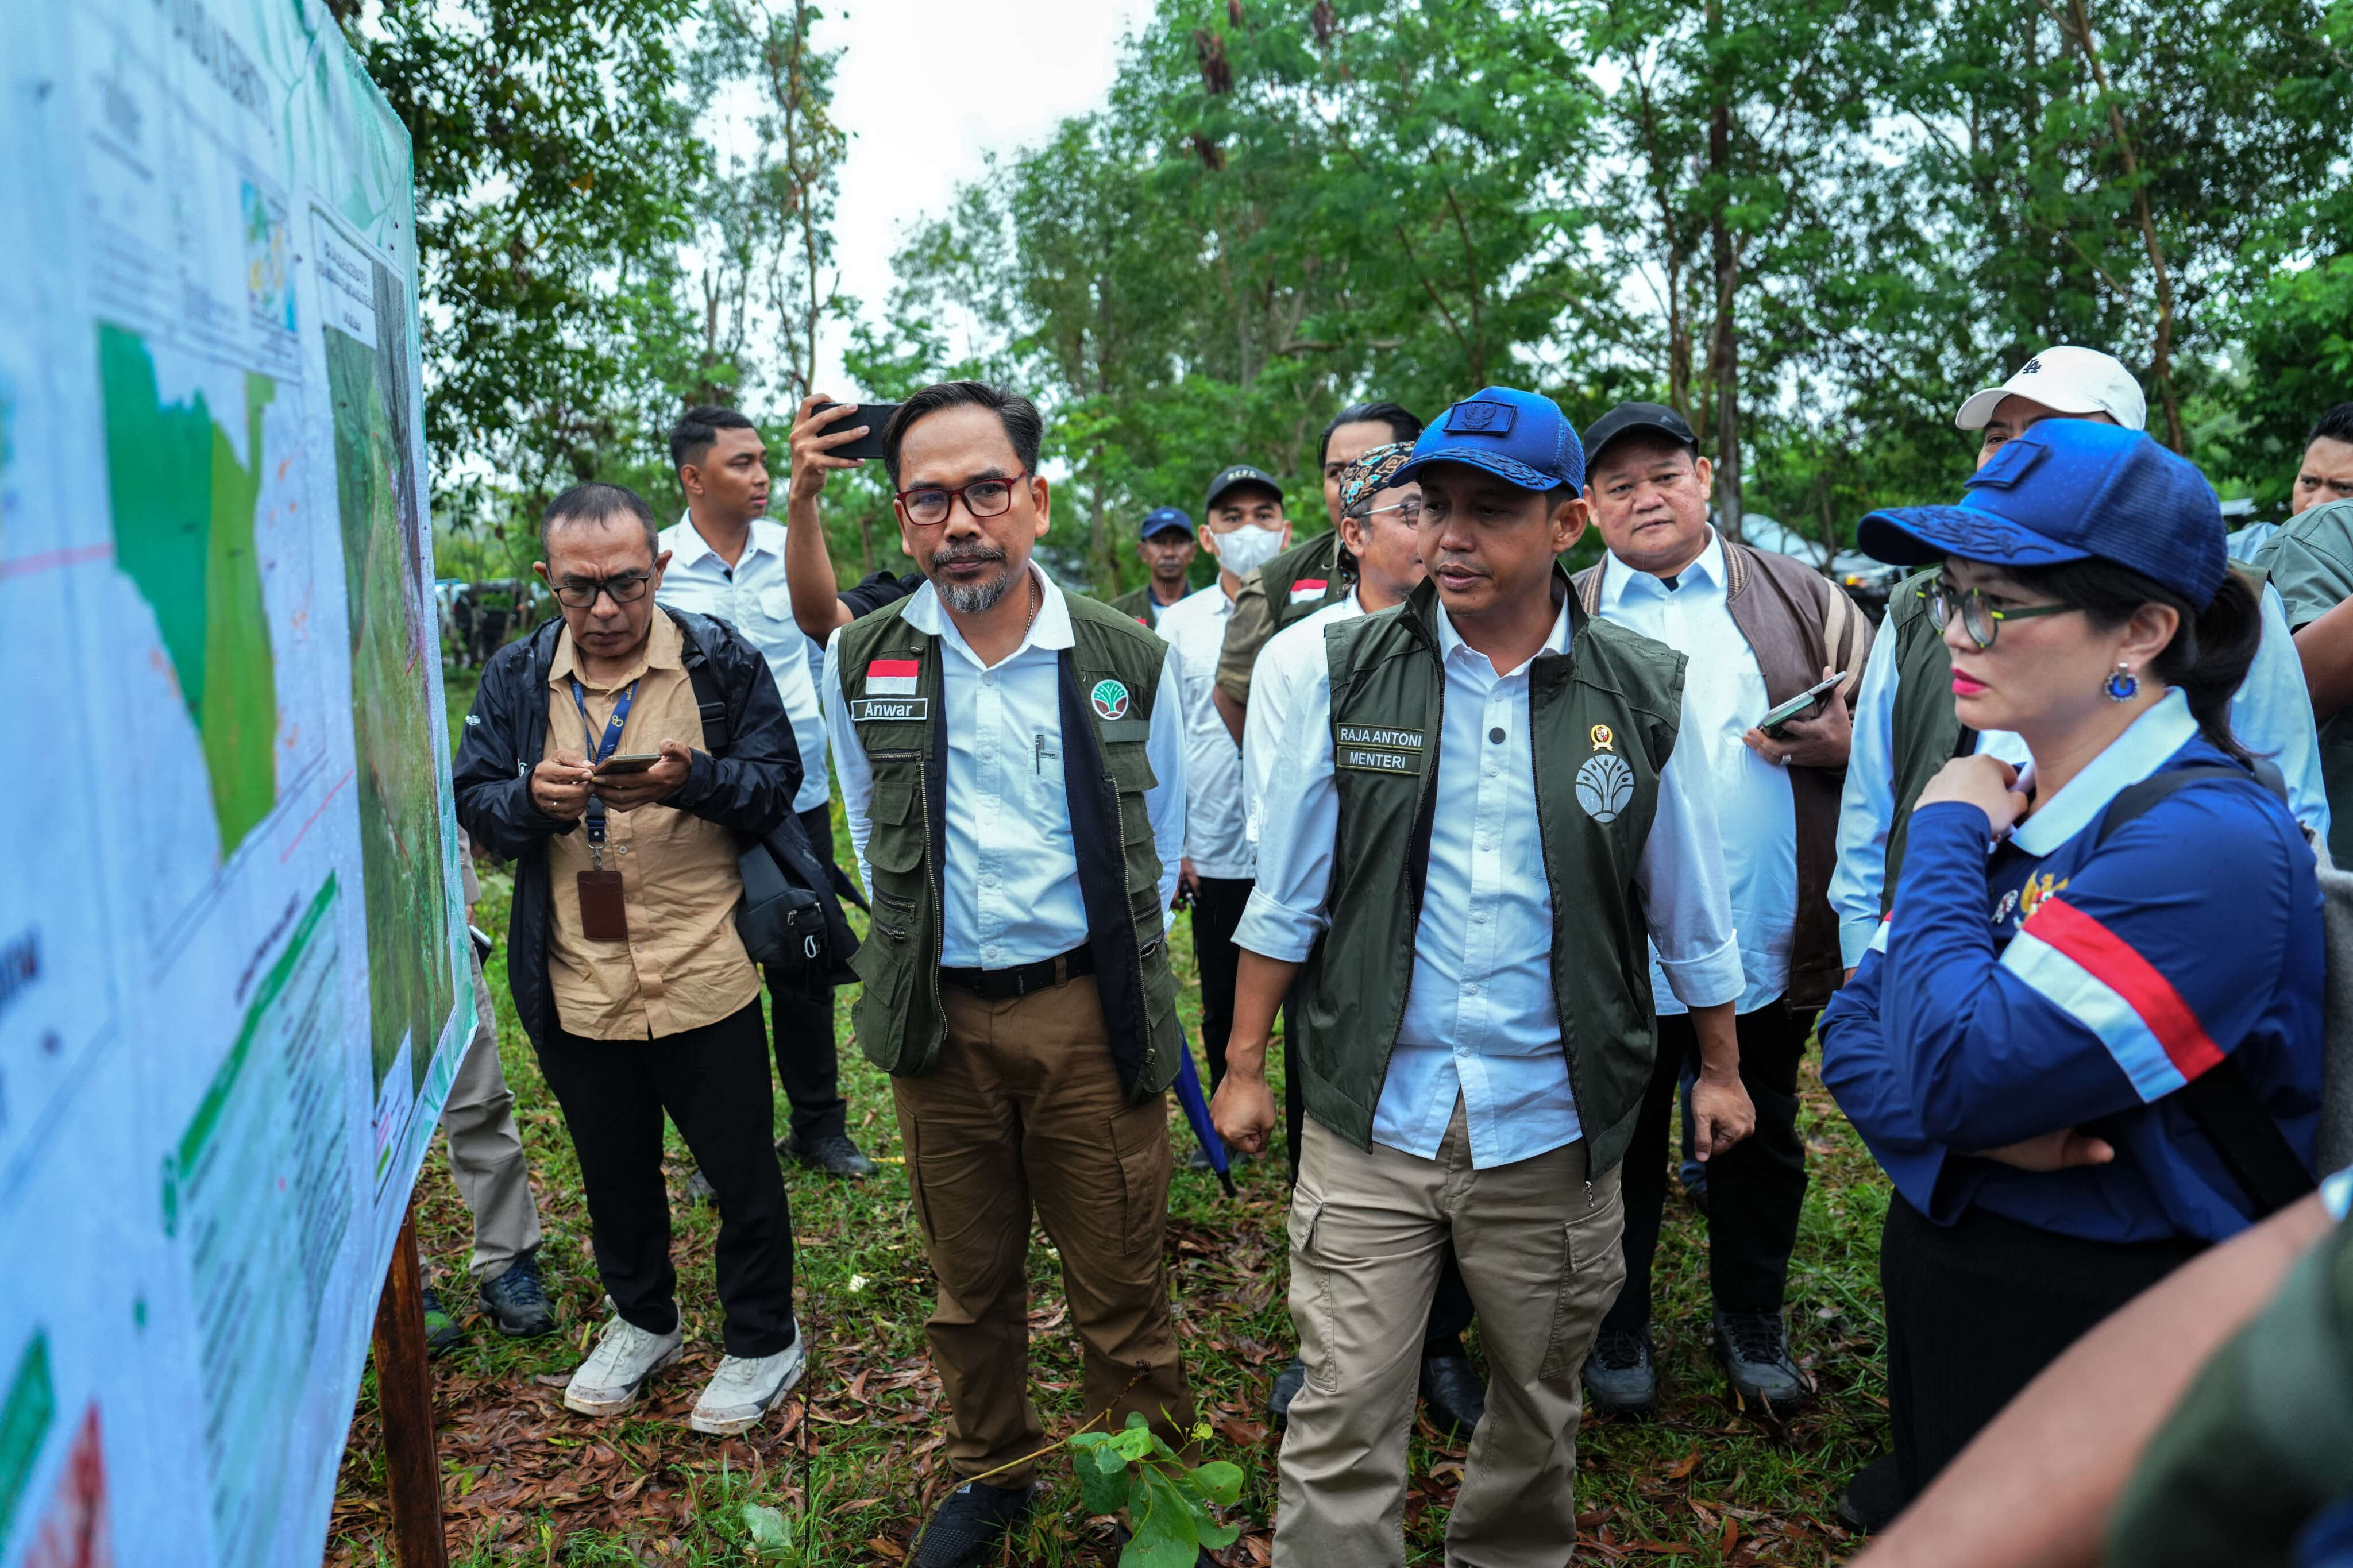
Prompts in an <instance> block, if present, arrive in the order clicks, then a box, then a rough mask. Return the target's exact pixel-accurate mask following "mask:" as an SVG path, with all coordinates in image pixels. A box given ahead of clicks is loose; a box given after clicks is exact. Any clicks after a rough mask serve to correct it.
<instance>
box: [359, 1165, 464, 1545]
mask: <svg viewBox="0 0 2353 1568" xmlns="http://www.w3.org/2000/svg"><path fill="white" fill-rule="evenodd" d="M428 1354H429V1352H427V1350H426V1348H425V1282H424V1280H423V1279H421V1278H420V1277H419V1275H418V1272H417V1210H416V1207H415V1205H414V1204H412V1205H411V1206H410V1208H409V1211H408V1213H407V1214H406V1215H405V1216H403V1217H402V1219H401V1222H400V1239H399V1241H397V1242H396V1243H395V1244H394V1246H393V1249H392V1271H391V1272H390V1273H389V1274H387V1275H386V1276H385V1281H384V1294H383V1295H382V1296H381V1297H379V1298H377V1300H376V1304H375V1399H376V1406H377V1408H378V1409H379V1410H380V1411H381V1412H382V1413H383V1415H384V1468H385V1479H386V1481H387V1482H388V1483H389V1484H390V1486H391V1490H392V1541H393V1552H394V1555H395V1557H396V1560H397V1561H398V1563H399V1564H400V1568H448V1563H449V1542H448V1537H447V1536H445V1535H444V1534H442V1532H441V1458H440V1451H439V1447H438V1445H437V1444H436V1443H435V1441H434V1439H433V1370H432V1366H431V1363H429V1361H428V1360H427V1356H428Z"/></svg>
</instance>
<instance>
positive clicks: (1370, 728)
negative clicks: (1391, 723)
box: [1332, 724, 1422, 773]
mask: <svg viewBox="0 0 2353 1568" xmlns="http://www.w3.org/2000/svg"><path fill="white" fill-rule="evenodd" d="M1334 740H1335V742H1336V743H1335V745H1334V747H1333V748H1332V761H1333V763H1334V765H1335V766H1337V767H1343V768H1356V769H1359V770H1361V771H1363V772H1365V773H1419V772H1421V750H1422V735H1421V731H1419V730H1396V729H1390V728H1388V727H1386V726H1383V725H1378V724H1342V725H1340V726H1339V727H1338V730H1337V731H1336V732H1335V736H1334Z"/></svg>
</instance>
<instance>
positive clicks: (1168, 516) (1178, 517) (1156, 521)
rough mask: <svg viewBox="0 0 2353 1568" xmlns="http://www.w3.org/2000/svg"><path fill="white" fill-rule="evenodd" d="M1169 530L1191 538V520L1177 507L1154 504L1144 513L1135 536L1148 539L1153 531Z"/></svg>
mask: <svg viewBox="0 0 2353 1568" xmlns="http://www.w3.org/2000/svg"><path fill="white" fill-rule="evenodd" d="M1171 532H1174V533H1181V534H1183V535H1184V536H1185V537H1186V538H1187V539H1190V538H1192V537H1193V520H1192V519H1191V518H1189V517H1187V516H1186V515H1185V513H1184V512H1183V510H1180V509H1179V508H1176V507H1173V506H1156V507H1154V508H1153V509H1152V510H1150V511H1147V512H1145V514H1144V527H1143V530H1142V531H1140V532H1138V533H1137V534H1136V537H1137V538H1138V539H1149V538H1151V537H1152V536H1153V535H1154V534H1155V533H1171Z"/></svg>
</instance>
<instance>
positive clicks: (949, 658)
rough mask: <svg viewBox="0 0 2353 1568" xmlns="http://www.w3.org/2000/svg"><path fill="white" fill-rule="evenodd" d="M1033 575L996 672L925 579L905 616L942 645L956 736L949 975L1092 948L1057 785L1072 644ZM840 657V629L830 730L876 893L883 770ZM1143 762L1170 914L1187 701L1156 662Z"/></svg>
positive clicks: (830, 679)
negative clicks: (1032, 618) (1021, 624)
mask: <svg viewBox="0 0 2353 1568" xmlns="http://www.w3.org/2000/svg"><path fill="white" fill-rule="evenodd" d="M1029 569H1030V571H1032V572H1033V573H1035V574H1037V577H1038V581H1039V584H1041V586H1042V587H1043V590H1044V595H1043V598H1042V600H1041V602H1040V604H1039V610H1038V618H1037V620H1036V622H1035V623H1034V624H1032V625H1031V626H1030V627H1029V632H1028V634H1027V635H1025V636H1024V637H1022V639H1021V644H1020V646H1019V647H1016V648H1015V649H1014V650H1013V651H1012V652H1011V653H1009V654H1008V655H1006V656H1005V658H1002V659H1000V660H998V661H997V663H995V664H984V663H983V662H982V661H981V658H980V656H979V655H978V654H976V653H975V652H974V651H973V650H972V645H971V644H970V643H967V642H965V639H964V634H963V633H962V632H961V631H959V630H957V629H956V624H955V617H954V616H950V615H949V614H948V613H947V611H946V609H945V607H944V606H943V605H941V603H940V598H939V592H938V590H937V589H935V588H934V587H933V586H932V585H931V584H929V583H925V584H923V586H922V587H920V588H918V589H917V590H916V591H915V593H914V595H913V600H912V602H911V603H909V605H907V608H906V609H905V611H903V612H902V613H903V614H904V615H905V616H906V617H907V624H908V625H909V626H913V627H914V628H915V629H916V630H917V631H920V632H925V633H928V634H930V635H931V636H933V637H938V638H939V639H940V684H941V702H940V708H941V718H940V722H942V723H944V724H945V725H946V726H947V743H948V762H947V803H946V804H947V845H946V862H945V864H944V866H943V867H942V877H941V881H942V893H943V897H944V907H943V910H942V916H943V918H942V920H941V937H940V963H942V964H944V966H946V967H948V968H950V969H1011V968H1016V967H1018V966H1019V965H1021V964H1025V963H1039V961H1041V960H1044V959H1049V958H1056V957H1059V956H1060V955H1061V954H1063V953H1065V952H1070V951H1071V949H1072V948H1074V947H1077V946H1079V945H1080V944H1081V943H1082V942H1085V941H1086V940H1087V910H1086V903H1085V900H1084V899H1083V898H1082V896H1081V894H1080V892H1079V861H1078V848H1077V843H1076V840H1075V839H1074V837H1072V835H1071V803H1070V795H1068V793H1067V792H1066V789H1065V785H1064V782H1063V776H1062V710H1061V687H1060V679H1061V671H1060V659H1061V652H1062V650H1063V649H1064V648H1067V647H1073V646H1075V645H1076V642H1077V637H1076V636H1075V635H1074V634H1073V633H1072V631H1071V612H1070V606H1069V605H1068V604H1067V603H1065V601H1064V599H1063V597H1062V590H1061V589H1060V588H1059V587H1056V586H1055V585H1054V581H1053V579H1052V578H1050V577H1049V576H1047V575H1046V573H1045V569H1044V568H1043V567H1040V566H1039V565H1038V564H1037V563H1035V562H1032V563H1030V568H1029ZM1014 591H1015V592H1017V593H1018V592H1020V591H1021V590H1020V589H1019V588H1018V587H1017V588H1016V589H1015V590H1014ZM840 647H841V639H840V637H839V633H837V634H836V635H835V637H833V639H832V641H831V643H830V645H829V647H828V654H827V658H826V667H825V711H826V722H827V724H828V728H829V729H830V731H831V733H832V738H833V754H834V761H835V765H836V766H837V767H839V769H840V772H841V798H842V805H843V809H844V810H845V812H846V813H847V814H848V816H849V842H850V845H851V847H853V848H854V849H855V850H856V851H857V855H858V874H859V875H860V877H861V878H864V879H865V880H866V885H867V887H868V889H870V890H871V889H872V887H873V885H874V882H873V877H872V875H871V872H870V871H869V869H868V868H867V864H866V843H867V840H868V838H869V837H871V835H872V832H873V820H874V819H873V800H874V773H873V770H872V769H871V767H870V766H869V765H868V763H867V760H866V748H865V746H864V745H863V744H862V743H860V741H859V739H858V727H857V725H856V724H855V723H853V722H852V721H851V720H850V717H849V704H847V703H846V702H844V701H843V700H841V666H840V660H839V653H840ZM1145 757H1146V759H1147V760H1149V761H1150V763H1152V772H1153V774H1154V776H1155V778H1156V779H1157V780H1158V781H1159V782H1158V783H1157V784H1155V785H1154V787H1153V788H1151V789H1149V790H1147V791H1145V796H1144V803H1145V815H1146V816H1148V817H1149V818H1150V819H1151V823H1152V837H1153V843H1154V846H1155V848H1156V849H1157V850H1158V851H1159V855H1160V903H1161V907H1162V908H1163V909H1166V908H1167V906H1168V902H1169V900H1170V899H1171V898H1172V897H1173V896H1174V895H1175V893H1176V872H1177V863H1178V861H1179V860H1180V859H1181V858H1183V855H1184V852H1185V705H1184V699H1183V697H1182V695H1181V694H1180V693H1179V691H1178V690H1177V686H1176V669H1175V661H1174V660H1173V659H1170V660H1164V661H1163V663H1162V665H1161V668H1160V688H1159V689H1158V691H1157V692H1155V694H1154V697H1153V700H1152V722H1151V728H1150V730H1149V731H1148V732H1147V734H1146V736H1145Z"/></svg>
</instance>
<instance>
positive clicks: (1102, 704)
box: [1087, 680, 1128, 722]
mask: <svg viewBox="0 0 2353 1568" xmlns="http://www.w3.org/2000/svg"><path fill="white" fill-rule="evenodd" d="M1087 701H1088V702H1089V703H1090V704H1092V706H1093V708H1094V710H1095V717H1096V718H1098V719H1101V720H1103V721H1106V722H1108V721H1111V720H1113V719H1124V718H1126V717H1127V707H1128V701H1127V688H1126V686H1125V685H1124V684H1123V683H1121V682H1119V681H1116V680H1098V681H1096V682H1095V689H1093V690H1092V691H1090V692H1088V693H1087Z"/></svg>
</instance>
